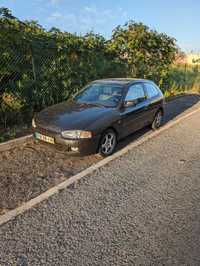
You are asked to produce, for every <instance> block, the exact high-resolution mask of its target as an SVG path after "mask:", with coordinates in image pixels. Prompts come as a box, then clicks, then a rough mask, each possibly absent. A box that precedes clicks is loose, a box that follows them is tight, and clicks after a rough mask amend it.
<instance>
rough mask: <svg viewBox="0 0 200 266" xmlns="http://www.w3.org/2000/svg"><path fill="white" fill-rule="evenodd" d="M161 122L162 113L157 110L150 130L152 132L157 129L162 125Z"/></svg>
mask: <svg viewBox="0 0 200 266" xmlns="http://www.w3.org/2000/svg"><path fill="white" fill-rule="evenodd" d="M162 121H163V112H162V110H159V111H158V112H157V113H156V115H155V117H154V120H153V122H152V124H151V127H152V129H153V130H156V129H158V128H159V127H160V126H161V125H162Z"/></svg>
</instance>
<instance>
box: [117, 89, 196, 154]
mask: <svg viewBox="0 0 200 266" xmlns="http://www.w3.org/2000/svg"><path fill="white" fill-rule="evenodd" d="M198 102H200V94H185V95H184V94H182V95H180V96H175V97H173V98H170V100H169V101H167V103H166V108H165V116H164V121H163V125H165V124H167V123H168V122H169V121H171V120H172V119H174V118H176V116H178V115H180V114H181V113H183V112H185V111H186V110H187V109H189V108H191V107H193V106H194V105H195V104H197V103H198ZM150 132H152V129H151V128H150V127H145V128H143V129H141V130H139V131H137V132H135V133H133V134H131V135H130V136H128V137H126V138H125V139H123V140H121V141H120V142H119V143H118V145H117V149H116V150H117V151H119V150H121V149H122V148H124V147H125V146H127V145H128V144H130V143H131V142H133V141H136V140H138V139H139V138H140V137H142V136H144V135H146V134H148V133H150Z"/></svg>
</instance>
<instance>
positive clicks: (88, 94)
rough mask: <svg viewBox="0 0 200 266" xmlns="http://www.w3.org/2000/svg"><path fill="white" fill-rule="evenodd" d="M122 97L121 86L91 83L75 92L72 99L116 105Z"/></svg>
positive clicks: (110, 105)
mask: <svg viewBox="0 0 200 266" xmlns="http://www.w3.org/2000/svg"><path fill="white" fill-rule="evenodd" d="M121 97H122V86H119V85H114V84H99V83H95V84H91V85H89V86H87V87H86V88H85V89H84V90H82V91H81V92H80V93H79V94H77V95H76V96H75V98H74V100H75V101H76V102H78V103H93V104H99V105H103V106H108V107H116V106H117V105H118V103H119V102H120V100H121Z"/></svg>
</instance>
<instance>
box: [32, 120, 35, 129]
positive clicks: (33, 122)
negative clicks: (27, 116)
mask: <svg viewBox="0 0 200 266" xmlns="http://www.w3.org/2000/svg"><path fill="white" fill-rule="evenodd" d="M32 127H34V128H35V127H36V123H35V119H34V118H33V119H32Z"/></svg>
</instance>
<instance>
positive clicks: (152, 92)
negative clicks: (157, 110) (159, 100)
mask: <svg viewBox="0 0 200 266" xmlns="http://www.w3.org/2000/svg"><path fill="white" fill-rule="evenodd" d="M145 88H146V91H147V96H148V98H153V97H155V96H158V95H159V90H158V88H157V87H156V86H154V85H153V84H150V83H145Z"/></svg>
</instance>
